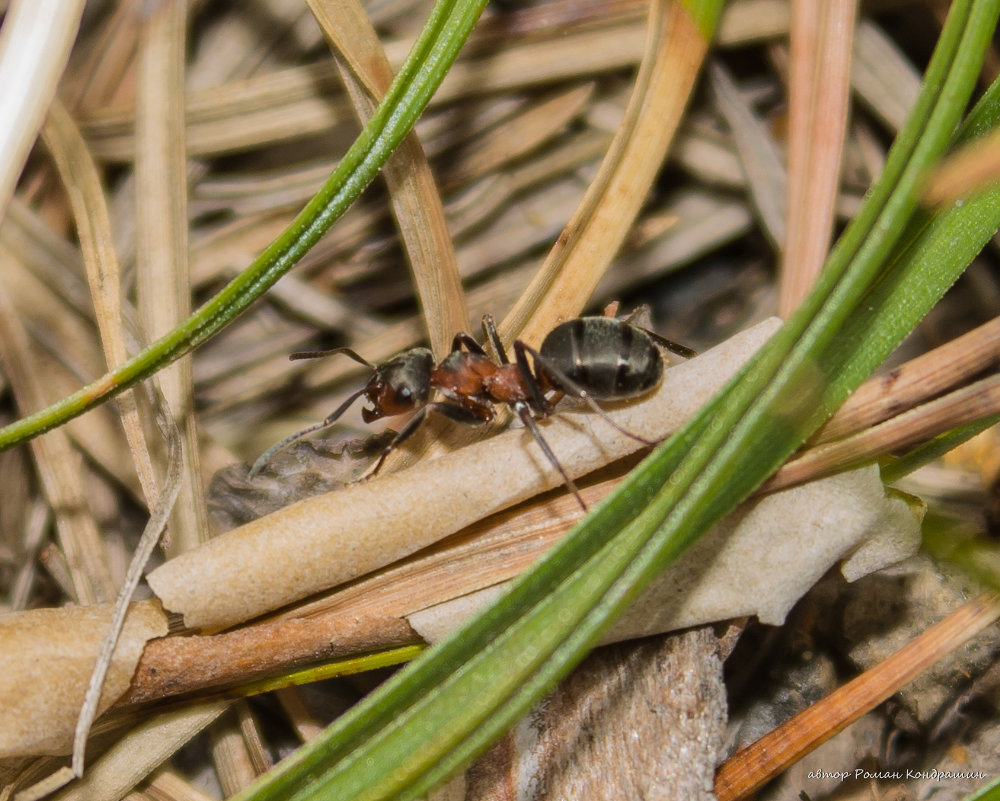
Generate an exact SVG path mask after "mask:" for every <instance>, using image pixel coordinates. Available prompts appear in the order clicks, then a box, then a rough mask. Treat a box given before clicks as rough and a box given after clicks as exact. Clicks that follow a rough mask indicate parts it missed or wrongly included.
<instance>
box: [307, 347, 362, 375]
mask: <svg viewBox="0 0 1000 801" xmlns="http://www.w3.org/2000/svg"><path fill="white" fill-rule="evenodd" d="M336 353H343V354H344V355H345V356H349V357H350V358H352V359H354V361H356V362H357V363H358V364H363V365H364V366H365V367H369V368H371V369H372V370H374V369H376V368H375V365H374V364H372V363H371V362H370V361H368V360H367V359H366V358H365V357H364V356H359V355H358V354H357V353H356V352H354V351H353V350H351V349H350V348H330V350H297V351H295V353H289V354H288V360H289V361H293V362H295V361H299V360H300V359H321V358H323V357H324V356H333V355H334V354H336Z"/></svg>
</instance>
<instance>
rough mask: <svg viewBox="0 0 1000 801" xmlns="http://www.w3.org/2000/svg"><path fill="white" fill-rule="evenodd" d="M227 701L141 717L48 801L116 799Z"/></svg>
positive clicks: (113, 800)
mask: <svg viewBox="0 0 1000 801" xmlns="http://www.w3.org/2000/svg"><path fill="white" fill-rule="evenodd" d="M231 704H232V701H215V702H212V703H207V704H200V705H198V706H196V707H192V708H190V709H180V710H177V711H173V712H165V713H163V714H161V715H156V716H154V717H151V718H148V719H147V720H144V721H143V722H142V723H140V724H139V725H138V726H135V727H134V728H132V729H131V730H130V731H129V732H128V733H127V734H125V735H124V736H123V737H122V738H121V739H119V740H118V741H117V742H116V743H115V744H114V745H113V746H112V747H111V748H109V749H108V750H107V751H105V752H104V753H103V754H102V755H101V756H100V758H99V759H97V760H96V761H95V762H94V764H92V765H91V766H90V769H89V770H88V771H87V775H86V776H84V777H83V778H82V779H80V780H79V781H77V782H75V783H74V784H72V785H71V786H70V787H68V788H67V789H66V790H64V791H63V792H61V793H59V794H58V795H56V796H54V797H53V798H52V801H118V799H120V798H122V797H123V796H124V795H125V794H126V793H127V792H128V791H129V790H131V789H132V788H133V787H135V785H136V784H138V783H139V782H140V781H142V780H143V779H144V778H145V777H146V776H148V775H149V774H150V773H151V772H152V771H153V770H154V769H155V768H158V767H159V766H160V765H161V764H163V762H164V760H166V759H167V758H168V757H170V756H171V755H172V754H173V753H174V752H175V751H177V749H178V748H180V747H181V746H182V745H183V744H184V743H186V742H187V741H188V740H190V739H191V738H192V737H194V736H195V735H196V734H198V732H200V731H202V730H203V729H204V728H205V727H206V726H208V725H209V724H210V723H212V722H213V721H214V720H216V719H217V718H218V717H219V715H221V714H222V713H223V712H225V711H226V709H228V708H229V706H230V705H231ZM15 798H16V797H15Z"/></svg>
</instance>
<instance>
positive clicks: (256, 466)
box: [248, 387, 367, 481]
mask: <svg viewBox="0 0 1000 801" xmlns="http://www.w3.org/2000/svg"><path fill="white" fill-rule="evenodd" d="M366 389H367V387H362V388H361V389H359V390H358V391H357V392H355V393H354V394H353V395H351V396H350V397H349V398H348V399H347V400H345V401H344V402H343V403H342V404H340V406H338V407H337V410H336V411H335V412H334V413H333V414H331V415H330V416H329V417H327V418H326V419H325V420H323V421H322V422H320V423H314V424H313V425H311V426H308V427H306V428H303V429H302V430H301V431H296V432H295V433H294V434H292V435H291V436H288V437H285V438H284V439H283V440H281V442H277V443H275V444H274V445H272V446H271V447H270V448H268V449H267V450H266V451H264V452H263V453H262V454H261V455H260V456H259V457H258V458H257V461H256V462H254V463H253V467H251V468H250V473H249V474H248V478H249V479H250V481H253V480H254V478H256V477H257V474H258V473H259V472H260V471H261V470H263V469H264V465H266V464H267V463H268V462H269V461H271V459H272V457H273V456H274V455H275V454H276V453H278V452H279V451H282V450H284V449H285V448H287V447H288V446H289V445H291V444H292V443H293V442H296V441H297V440H300V439H302V438H303V437H305V436H307V435H308V434H312V433H313V432H315V431H320V430H322V429H324V428H328V427H329V426H332V425H333V424H334V423H335V422H337V420H339V419H340V417H341V415H343V414H344V412H346V411H347V409H348V407H349V406H350V405H351V404H352V403H354V401H356V400H357V399H358V398H360V397H361V396H362V395H364V394H365V390H366Z"/></svg>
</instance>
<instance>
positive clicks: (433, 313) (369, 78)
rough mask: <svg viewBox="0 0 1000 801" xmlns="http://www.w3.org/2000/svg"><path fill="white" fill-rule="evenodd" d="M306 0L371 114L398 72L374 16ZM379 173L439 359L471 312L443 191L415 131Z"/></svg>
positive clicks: (361, 112) (363, 109)
mask: <svg viewBox="0 0 1000 801" xmlns="http://www.w3.org/2000/svg"><path fill="white" fill-rule="evenodd" d="M308 5H309V8H310V10H311V11H312V13H313V15H314V16H315V17H316V21H317V22H318V23H319V25H320V27H321V28H322V29H323V33H324V35H325V36H326V37H327V40H328V41H329V42H330V47H331V49H332V50H333V52H334V55H335V56H336V57H337V63H338V66H339V67H340V73H341V77H342V78H343V80H344V83H345V85H346V86H347V90H348V94H349V95H350V96H351V100H352V102H353V104H354V107H355V110H356V112H357V114H358V116H359V117H360V118H361V121H362V122H367V121H368V118H369V117H370V116H371V115H372V114H373V113H374V111H375V107H376V105H377V104H378V102H379V101H380V100H381V99H382V97H383V95H384V94H385V92H386V90H387V89H388V88H389V84H390V83H391V82H392V78H393V71H392V68H391V67H390V65H389V61H388V59H387V58H386V56H385V51H384V50H383V49H382V44H381V42H379V39H378V35H377V34H376V32H375V29H374V28H373V27H372V24H371V21H370V20H369V19H368V17H367V16H366V15H365V13H364V10H363V9H362V8H361V6H360V4H359V3H356V2H341V3H327V2H324V1H323V0H309V3H308ZM382 175H383V176H384V178H385V181H386V184H387V186H388V187H389V196H390V200H391V202H392V205H393V211H394V212H395V216H396V221H397V225H398V226H399V231H400V236H401V239H402V243H403V247H404V248H405V249H406V253H407V256H408V259H409V264H410V269H411V270H412V272H413V281H414V286H415V288H416V291H417V298H418V299H419V302H420V305H421V307H422V309H423V313H424V318H425V320H426V322H427V326H428V330H429V334H430V342H431V350H432V351H433V352H434V355H435V356H436V357H437V358H438V359H441V358H444V356H445V354H446V353H447V352H448V351H449V350H450V349H451V338H452V337H453V336H454V335H455V332H456V331H464V330H465V329H466V328H468V324H469V314H468V311H466V308H465V295H464V293H463V291H462V279H461V276H460V275H459V272H458V263H457V262H456V260H455V251H454V248H453V247H452V241H451V235H450V234H449V232H448V226H447V224H446V222H445V217H444V209H443V208H442V204H441V196H440V195H439V194H438V191H437V187H436V186H435V184H434V176H433V175H432V174H431V170H430V166H429V165H428V163H427V157H426V156H425V155H424V150H423V147H422V146H421V144H420V139H419V138H418V137H417V134H416V132H414V131H411V132H410V133H409V134H408V135H407V136H406V138H405V139H404V140H403V142H402V143H401V144H400V146H399V147H398V148H397V149H396V152H395V153H393V155H392V157H391V158H390V159H389V161H387V162H386V165H385V167H383V168H382Z"/></svg>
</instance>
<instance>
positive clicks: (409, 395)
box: [250, 315, 696, 511]
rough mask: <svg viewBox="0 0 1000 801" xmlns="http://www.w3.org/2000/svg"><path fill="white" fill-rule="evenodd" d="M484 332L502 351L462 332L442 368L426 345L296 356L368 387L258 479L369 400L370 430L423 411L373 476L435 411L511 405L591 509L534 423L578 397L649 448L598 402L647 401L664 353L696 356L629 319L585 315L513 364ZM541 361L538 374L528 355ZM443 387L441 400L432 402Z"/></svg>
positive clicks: (462, 416)
mask: <svg viewBox="0 0 1000 801" xmlns="http://www.w3.org/2000/svg"><path fill="white" fill-rule="evenodd" d="M483 332H484V334H485V336H486V341H487V342H489V343H490V345H491V347H492V348H493V351H494V352H495V353H496V354H497V359H498V360H497V361H494V360H493V359H491V358H490V356H489V355H488V354H487V352H486V350H485V349H484V348H483V346H482V345H480V344H479V343H478V342H477V341H476V340H475V339H474V338H473V337H472V336H471V335H470V334H467V333H465V332H460V333H458V334H456V335H455V338H454V339H453V340H452V345H451V352H450V353H449V354H448V355H447V356H445V358H444V359H443V360H442V361H441V363H440V364H437V365H435V364H434V358H433V356H432V355H431V352H430V350H428V349H427V348H422V347H418V348H412V349H410V350H407V351H404V352H403V353H401V354H399V355H398V356H394V357H393V358H392V359H390V360H389V361H387V362H385V363H383V364H378V365H376V364H372V363H371V362H369V361H367V360H366V359H364V358H362V357H361V356H359V355H358V354H357V353H355V352H354V351H353V350H351V349H350V348H334V349H332V350H324V351H302V352H298V353H293V354H291V355H290V356H289V358H290V359H313V358H318V357H322V356H329V355H332V354H335V353H342V354H344V355H345V356H348V357H350V358H351V359H354V361H356V362H358V363H359V364H363V365H364V366H365V367H368V368H369V369H370V370H371V371H372V374H371V377H370V378H369V379H368V381H367V383H366V384H365V385H364V386H363V387H362V388H361V389H359V390H358V391H357V392H355V393H353V394H352V395H351V396H350V397H349V398H347V400H345V401H344V402H343V403H342V404H341V405H340V406H339V407H338V408H337V409H336V411H334V412H333V414H331V415H329V416H328V417H327V418H326V419H325V420H323V421H322V422H320V423H316V424H315V425H311V426H309V427H308V428H304V429H303V430H301V431H298V432H296V433H295V434H292V435H291V436H289V437H287V438H285V439H283V440H282V441H281V442H279V443H277V444H276V445H273V446H272V447H271V448H269V449H268V450H267V451H266V452H265V453H264V454H263V455H262V456H261V457H260V458H259V459H258V460H257V461H256V462H255V463H254V465H253V467H252V468H251V470H250V478H251V479H253V477H254V476H256V475H257V473H259V472H260V470H261V469H262V468H263V467H264V465H265V464H266V463H267V462H268V461H269V460H270V459H271V457H272V456H274V454H275V453H277V452H278V451H280V450H282V449H283V448H285V447H286V446H288V445H290V444H291V443H292V442H295V441H296V440H298V439H301V438H302V437H304V436H306V435H308V434H311V433H313V432H315V431H319V430H321V429H323V428H326V427H328V426H330V425H333V423H335V422H336V421H337V420H338V419H339V418H340V417H341V415H343V414H344V412H346V411H347V409H348V407H350V405H351V404H352V403H354V401H355V400H357V399H358V398H359V397H361V396H362V395H363V396H364V397H365V400H367V401H368V403H369V404H370V405H371V406H370V408H368V407H365V408H363V409H362V410H361V416H362V418H363V419H364V421H365V422H366V423H370V422H372V421H373V420H378V419H379V418H381V417H392V416H395V415H397V414H403V413H404V412H409V411H413V410H416V414H414V415H413V417H412V418H410V420H409V421H408V422H407V423H406V424H405V425H404V426H403V427H402V429H400V431H399V433H398V434H396V436H395V438H393V440H392V441H391V442H390V443H389V445H388V446H387V447H386V448H385V450H384V451H383V452H382V455H381V456H380V457H379V459H378V461H377V462H376V464H375V466H374V467H373V468H372V470H371V471H370V472H369V475H370V476H371V475H375V474H376V473H377V472H378V471H379V469H380V468H381V467H382V464H383V463H384V462H385V459H386V457H387V456H388V455H389V454H390V453H391V452H392V451H393V450H395V449H396V448H398V447H399V446H400V445H401V444H402V443H403V442H405V441H406V440H407V439H409V438H410V437H411V436H412V435H413V433H414V432H415V431H416V430H417V429H418V428H419V427H420V425H421V424H422V423H423V421H424V419H425V418H426V417H427V415H428V414H430V413H431V412H435V413H438V414H441V415H443V416H445V417H447V418H448V419H450V420H454V421H455V422H458V423H464V424H466V425H482V424H484V423H488V422H490V421H491V420H493V419H494V417H495V416H496V412H495V410H494V405H496V404H504V405H506V406H508V407H509V408H510V409H511V410H512V411H513V412H514V413H515V414H516V415H517V416H518V417H519V418H520V420H521V422H522V423H523V424H524V426H525V428H527V429H528V430H529V431H530V432H531V435H532V436H533V437H534V438H535V441H536V442H537V443H538V446H539V447H540V448H541V449H542V452H543V453H544V454H545V457H546V458H547V459H548V460H549V462H550V463H551V464H552V466H553V467H555V468H556V470H558V471H559V474H560V475H561V476H562V479H563V482H564V483H565V485H566V487H567V489H569V490H570V492H572V493H573V495H574V496H575V497H576V499H577V501H578V502H579V503H580V506H581V507H583V509H584V511H586V509H587V506H586V504H585V503H584V501H583V498H582V497H581V496H580V492H579V490H578V489H577V487H576V484H575V483H574V482H573V480H572V479H571V478H570V477H569V475H568V474H567V473H566V471H565V470H564V469H563V466H562V465H561V464H560V463H559V460H558V459H557V458H556V456H555V454H554V453H553V452H552V449H551V448H550V447H549V445H548V443H547V442H546V441H545V438H544V437H543V436H542V432H541V431H540V430H539V428H538V424H537V422H536V421H537V420H538V419H541V418H544V417H548V416H549V415H551V414H552V413H553V412H554V410H555V401H554V400H551V399H550V398H549V397H547V393H550V392H555V393H557V394H556V396H555V398H556V400H557V399H558V397H561V396H562V395H571V396H573V397H575V398H578V399H580V400H582V401H583V402H585V403H586V404H587V405H588V406H590V408H591V409H593V410H594V411H595V412H597V413H598V414H599V415H601V417H603V418H604V419H605V420H606V421H607V422H608V424H609V425H611V426H612V427H613V428H615V429H616V430H618V431H619V432H621V433H622V434H624V435H626V436H628V437H631V438H632V439H634V440H637V441H638V442H641V443H643V444H644V445H652V444H653V443H652V442H649V441H648V440H645V439H643V438H642V437H639V436H637V435H636V434H633V433H631V432H629V431H626V430H625V429H624V428H622V427H621V426H619V425H618V424H617V423H616V422H615V421H614V420H613V419H611V417H609V416H608V414H607V413H606V412H605V411H604V410H603V409H602V408H601V407H600V405H598V401H619V400H627V399H629V398H635V397H639V396H641V395H644V394H646V393H647V392H649V391H650V390H652V389H653V388H654V387H656V386H657V385H658V384H659V383H660V379H661V377H662V376H663V354H662V352H661V350H660V348H664V349H665V350H668V351H670V352H671V353H675V354H677V355H679V356H682V357H684V358H691V357H692V356H695V355H696V353H695V352H694V351H693V350H691V349H690V348H687V347H685V346H684V345H678V344H677V343H675V342H671V341H670V340H669V339H664V338H663V337H661V336H659V335H658V334H655V333H653V332H652V331H649V330H647V329H645V328H640V327H639V326H637V325H633V324H632V323H631V322H629V318H626V319H624V320H623V319H618V318H616V317H613V316H605V317H578V318H575V319H573V320H567V321H566V322H564V323H560V324H559V325H557V326H556V327H555V328H554V329H552V331H550V332H549V334H548V335H547V336H546V337H545V340H544V341H543V342H542V346H541V347H540V348H539V349H538V350H535V349H534V348H532V347H530V346H529V345H527V344H525V343H524V342H522V341H520V340H517V341H515V342H514V345H513V349H514V361H513V362H511V361H510V359H509V358H508V356H507V351H506V349H505V348H504V346H503V345H502V344H501V342H500V337H499V336H498V335H497V329H496V324H495V323H494V322H493V318H492V317H491V316H489V315H486V316H485V317H483ZM529 356H530V357H531V359H532V361H533V362H534V369H532V366H531V364H530V363H529V360H528V357H529ZM432 390H436V391H437V392H438V393H440V395H441V396H442V400H431V399H430V398H431V392H432Z"/></svg>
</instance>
